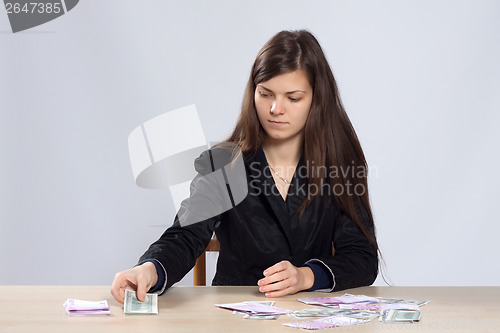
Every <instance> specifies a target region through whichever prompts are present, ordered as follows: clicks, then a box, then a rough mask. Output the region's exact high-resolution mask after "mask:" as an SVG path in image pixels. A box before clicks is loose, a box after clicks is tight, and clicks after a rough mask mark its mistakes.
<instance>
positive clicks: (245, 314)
mask: <svg viewBox="0 0 500 333" xmlns="http://www.w3.org/2000/svg"><path fill="white" fill-rule="evenodd" d="M243 303H256V304H262V305H268V306H273V305H274V301H243ZM233 314H237V315H243V316H244V317H243V318H245V319H276V318H278V317H279V315H277V317H276V318H261V317H265V315H260V316H252V315H250V314H247V313H246V312H241V311H236V310H234V311H233ZM272 316H276V315H271V316H270V317H272ZM254 317H258V318H254Z"/></svg>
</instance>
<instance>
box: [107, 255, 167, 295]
mask: <svg viewBox="0 0 500 333" xmlns="http://www.w3.org/2000/svg"><path fill="white" fill-rule="evenodd" d="M157 281H158V273H157V272H156V267H155V264H153V263H152V262H150V261H147V262H145V263H143V264H142V265H139V266H135V267H134V268H131V269H128V270H126V271H123V272H119V273H116V275H115V279H114V281H113V284H112V285H111V295H113V297H114V298H115V299H116V300H117V301H118V303H122V304H123V301H124V297H125V289H131V290H134V291H136V293H137V299H138V300H139V301H141V302H144V299H145V298H146V292H147V291H148V290H149V289H151V288H152V287H153V286H154V285H155V284H156V282H157Z"/></svg>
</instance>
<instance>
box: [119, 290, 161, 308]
mask: <svg viewBox="0 0 500 333" xmlns="http://www.w3.org/2000/svg"><path fill="white" fill-rule="evenodd" d="M123 312H125V314H158V294H146V298H145V299H144V302H141V301H139V300H138V299H137V295H136V293H135V291H132V290H128V289H125V301H124V304H123Z"/></svg>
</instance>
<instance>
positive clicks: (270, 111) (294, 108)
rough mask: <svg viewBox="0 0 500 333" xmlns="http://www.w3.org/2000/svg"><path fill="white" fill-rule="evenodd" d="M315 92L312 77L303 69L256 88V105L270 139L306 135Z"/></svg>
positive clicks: (273, 79) (260, 84) (288, 138)
mask: <svg viewBox="0 0 500 333" xmlns="http://www.w3.org/2000/svg"><path fill="white" fill-rule="evenodd" d="M312 95H313V91H312V87H311V85H310V84H309V80H308V79H307V76H306V74H305V73H304V72H303V71H302V70H300V69H299V70H296V71H293V72H288V73H284V74H280V75H277V76H275V77H273V78H271V79H270V80H268V81H264V82H261V83H259V84H258V85H257V87H256V88H255V95H254V99H255V106H256V108H257V116H258V117H259V121H260V123H261V125H262V127H263V128H264V131H265V132H266V134H267V135H268V136H269V138H271V139H274V140H279V141H282V140H293V139H297V138H298V137H299V138H302V136H303V133H304V126H305V124H306V120H307V116H308V115H309V110H310V109H311V103H312Z"/></svg>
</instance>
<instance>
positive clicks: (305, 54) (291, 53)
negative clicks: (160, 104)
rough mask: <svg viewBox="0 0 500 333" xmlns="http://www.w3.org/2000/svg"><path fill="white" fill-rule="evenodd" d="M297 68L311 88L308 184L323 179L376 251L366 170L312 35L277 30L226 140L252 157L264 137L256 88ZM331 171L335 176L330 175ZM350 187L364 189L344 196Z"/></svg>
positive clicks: (306, 130)
mask: <svg viewBox="0 0 500 333" xmlns="http://www.w3.org/2000/svg"><path fill="white" fill-rule="evenodd" d="M298 69H300V70H303V71H304V73H306V76H307V78H308V80H309V83H310V85H311V87H312V88H313V99H312V104H311V110H310V112H309V115H308V118H307V121H306V124H305V128H304V158H305V161H306V162H307V163H306V167H307V168H308V183H309V184H314V185H315V186H316V187H315V188H317V189H319V188H323V186H324V180H325V179H327V180H328V182H329V185H330V189H331V190H332V194H333V197H334V198H335V202H336V204H337V205H338V206H339V207H340V209H341V210H342V211H343V212H345V213H346V214H348V215H349V216H350V217H351V218H352V219H353V220H354V222H355V223H356V224H357V225H358V226H359V227H360V229H361V230H362V232H363V233H364V234H365V236H366V237H367V238H368V239H369V240H370V242H371V243H372V244H373V246H374V247H375V249H377V250H378V244H377V240H376V238H375V237H374V234H375V227H374V223H373V215H372V211H371V208H370V201H369V197H368V183H367V177H368V173H367V171H368V165H367V163H366V160H365V156H364V154H363V150H362V149H361V145H360V143H359V140H358V137H357V135H356V132H355V131H354V128H353V126H352V124H351V122H350V121H349V118H348V117H347V114H346V112H345V109H344V106H343V105H342V102H341V100H340V95H339V91H338V88H337V83H336V82H335V79H334V77H333V73H332V70H331V69H330V66H329V65H328V61H327V60H326V58H325V55H324V53H323V50H322V49H321V46H320V45H319V43H318V41H317V40H316V38H315V37H314V36H313V35H312V34H311V33H310V32H308V31H305V30H300V31H281V32H279V33H278V34H276V35H275V36H274V37H272V38H271V39H270V40H269V41H268V42H267V43H266V44H265V45H264V46H263V47H262V49H261V50H260V51H259V53H258V55H257V57H256V59H255V61H254V63H253V66H252V71H251V73H250V78H249V80H248V83H247V86H246V89H245V94H244V97H243V103H242V108H241V113H240V116H239V119H238V122H237V123H236V126H235V129H234V131H233V133H232V134H231V135H230V137H229V138H228V139H227V140H226V141H227V142H232V143H235V144H237V145H238V146H240V147H241V151H242V152H244V153H245V152H256V151H257V149H258V148H259V147H260V146H262V144H263V143H264V138H265V132H264V129H263V128H262V126H261V124H260V122H259V119H258V118H257V111H256V108H255V101H254V93H255V88H256V86H257V85H258V84H259V83H261V82H265V81H267V80H269V79H271V78H273V77H274V76H276V75H279V74H283V73H287V72H291V71H295V70H298ZM333 168H334V169H333ZM339 169H340V171H339ZM332 170H337V171H339V172H335V173H334V175H332V172H330V171H332ZM353 170H354V171H355V172H353ZM346 171H347V172H346ZM363 171H364V172H363ZM349 187H351V190H352V189H356V188H357V189H359V188H362V189H363V193H361V194H359V195H358V194H354V193H352V192H351V194H349V193H348V191H346V189H348V188H349ZM338 188H341V189H343V191H342V193H333V192H334V191H333V189H338ZM315 195H317V192H316V193H314V194H312V193H311V192H310V193H309V194H308V196H307V198H306V199H305V200H304V202H303V203H302V205H301V207H300V208H299V214H300V216H302V213H303V212H304V210H305V209H306V208H307V206H308V205H309V203H310V202H311V200H312V199H313V198H314V196H315Z"/></svg>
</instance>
